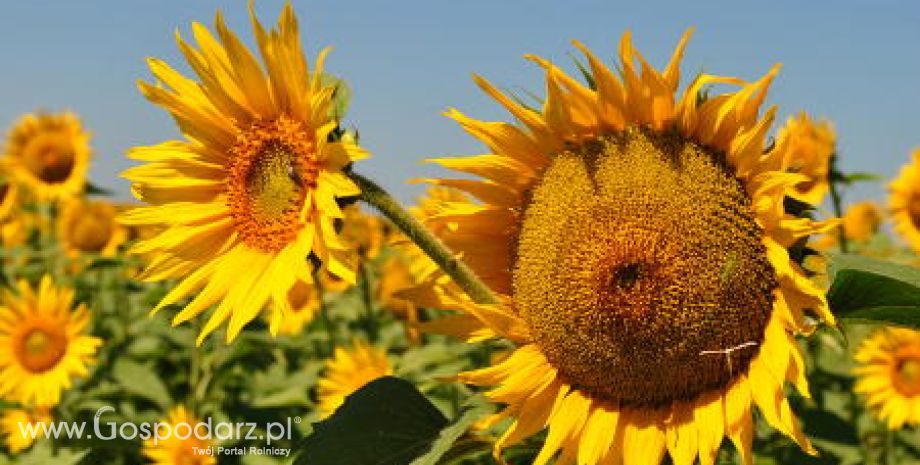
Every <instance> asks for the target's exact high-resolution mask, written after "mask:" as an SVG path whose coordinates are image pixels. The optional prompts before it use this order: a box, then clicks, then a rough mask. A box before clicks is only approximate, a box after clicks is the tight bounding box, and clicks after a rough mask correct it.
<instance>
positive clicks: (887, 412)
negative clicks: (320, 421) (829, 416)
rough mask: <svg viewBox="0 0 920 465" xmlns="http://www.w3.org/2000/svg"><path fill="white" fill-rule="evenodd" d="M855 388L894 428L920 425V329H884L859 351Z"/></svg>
mask: <svg viewBox="0 0 920 465" xmlns="http://www.w3.org/2000/svg"><path fill="white" fill-rule="evenodd" d="M855 358H856V361H857V362H859V363H860V365H861V366H859V367H857V368H856V369H854V371H853V373H854V374H855V375H856V377H857V381H856V386H855V387H854V390H855V391H856V392H858V393H860V394H863V395H864V396H866V403H868V404H869V407H871V408H872V409H873V411H874V412H875V414H876V415H877V416H878V418H879V419H881V420H882V421H884V422H886V423H887V424H888V428H889V429H892V430H896V429H900V428H901V427H902V426H904V425H905V424H910V425H920V332H918V331H914V330H910V329H904V328H880V329H878V330H876V331H875V333H873V334H872V335H871V336H870V337H869V338H868V339H866V340H865V341H864V342H863V344H862V346H860V348H859V350H858V351H857V352H856V356H855Z"/></svg>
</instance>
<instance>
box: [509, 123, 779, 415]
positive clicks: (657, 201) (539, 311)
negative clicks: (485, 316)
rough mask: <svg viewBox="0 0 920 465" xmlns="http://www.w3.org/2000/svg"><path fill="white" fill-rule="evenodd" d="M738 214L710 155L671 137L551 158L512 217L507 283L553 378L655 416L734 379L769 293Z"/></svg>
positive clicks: (728, 179) (756, 243)
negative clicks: (514, 231) (512, 263)
mask: <svg viewBox="0 0 920 465" xmlns="http://www.w3.org/2000/svg"><path fill="white" fill-rule="evenodd" d="M750 205H751V199H750V198H749V196H748V195H747V194H746V192H745V190H744V187H743V186H742V184H741V182H740V181H739V180H738V179H737V178H735V176H734V175H733V171H732V170H731V169H730V168H729V167H728V166H726V165H725V163H724V161H722V157H721V156H720V155H719V154H716V153H713V152H712V151H710V150H708V149H705V148H702V147H700V146H698V145H696V144H695V143H693V142H691V141H687V140H685V139H683V138H681V137H680V136H678V135H676V134H667V135H661V134H650V133H645V132H642V131H638V130H630V131H627V132H625V133H623V134H620V135H616V136H612V137H607V138H604V139H601V140H596V141H592V142H589V143H587V144H585V145H584V146H583V147H580V148H577V149H573V150H572V151H567V152H564V153H561V154H558V155H556V156H555V157H554V159H553V162H552V163H551V165H550V167H549V168H548V169H547V171H546V172H545V174H544V176H543V178H542V179H541V181H540V184H539V185H537V186H536V187H535V188H534V190H533V191H532V196H531V199H530V202H529V204H528V205H527V207H526V209H525V210H524V221H523V225H522V229H521V231H520V234H519V243H518V248H517V257H518V259H517V265H516V268H515V270H514V281H513V282H514V294H515V300H516V302H517V303H518V306H519V311H520V313H521V316H522V317H523V318H524V319H525V320H526V321H527V322H528V324H529V326H530V327H531V329H532V333H533V334H534V338H535V341H536V343H537V344H538V345H539V346H540V348H541V349H542V350H543V352H544V353H545V354H546V356H547V357H548V359H549V361H550V362H551V363H552V364H553V365H554V366H555V367H556V368H557V369H558V370H559V372H560V374H561V376H562V377H563V378H565V379H566V380H567V381H568V382H570V383H571V384H573V385H574V386H576V387H578V388H580V389H583V390H585V391H587V392H588V393H590V394H592V395H594V396H596V397H599V398H602V399H606V400H611V401H616V402H619V403H620V404H622V405H632V406H647V407H654V406H660V405H664V404H667V403H670V402H673V401H677V400H690V399H693V398H695V397H696V396H698V395H699V394H701V393H703V392H706V391H709V390H712V389H718V388H722V387H725V386H726V385H727V384H728V383H729V382H731V381H732V380H733V379H734V378H735V377H736V376H737V375H738V374H740V373H743V372H744V371H745V369H746V368H747V366H748V364H749V363H750V361H751V359H752V358H753V356H754V355H755V354H756V353H757V351H758V345H759V343H760V342H761V341H762V340H763V334H764V329H765V327H766V324H767V321H768V320H769V317H770V313H771V311H772V308H773V290H774V289H775V288H776V287H777V283H776V281H775V277H774V271H773V268H772V266H771V265H770V263H769V261H768V259H767V256H766V250H765V248H764V246H763V244H762V243H761V236H762V234H763V231H762V229H761V228H760V227H759V226H758V225H757V223H756V222H755V219H754V213H753V211H752V210H751V207H750Z"/></svg>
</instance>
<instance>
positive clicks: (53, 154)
mask: <svg viewBox="0 0 920 465" xmlns="http://www.w3.org/2000/svg"><path fill="white" fill-rule="evenodd" d="M37 142H38V143H37V145H36V146H35V148H34V149H33V150H30V151H29V153H30V155H28V156H27V157H26V160H25V163H26V166H27V167H28V168H29V170H30V171H31V172H32V174H34V175H35V177H37V178H38V179H41V180H42V181H44V182H46V183H49V184H60V183H62V182H64V181H66V180H67V179H68V178H69V177H70V174H71V173H72V172H73V168H74V165H75V156H74V152H73V148H72V147H71V146H70V144H69V143H67V142H66V141H65V140H63V139H60V140H59V139H58V138H47V139H43V140H40V141H37Z"/></svg>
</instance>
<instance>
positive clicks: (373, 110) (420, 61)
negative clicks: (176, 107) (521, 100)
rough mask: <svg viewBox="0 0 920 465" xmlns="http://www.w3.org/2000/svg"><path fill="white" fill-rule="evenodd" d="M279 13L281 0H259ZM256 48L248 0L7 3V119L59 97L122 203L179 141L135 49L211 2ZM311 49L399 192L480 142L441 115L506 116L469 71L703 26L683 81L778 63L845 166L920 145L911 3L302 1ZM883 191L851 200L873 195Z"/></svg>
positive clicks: (509, 74) (610, 48)
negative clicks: (141, 168)
mask: <svg viewBox="0 0 920 465" xmlns="http://www.w3.org/2000/svg"><path fill="white" fill-rule="evenodd" d="M256 5H257V10H258V11H259V12H260V15H261V17H262V18H263V21H264V22H266V23H267V22H274V20H275V18H276V17H277V14H278V12H279V11H280V9H281V5H282V2H281V1H278V0H264V1H257V4H256ZM217 8H220V9H222V10H223V11H224V13H225V15H226V17H227V18H228V22H229V23H230V24H231V27H233V28H234V29H235V30H237V31H238V32H240V35H241V36H242V37H243V38H244V39H245V40H246V41H247V42H249V41H250V40H251V35H250V31H249V23H248V19H247V15H246V3H245V2H243V1H233V2H216V1H211V0H208V1H203V0H197V1H178V0H170V1H157V2H142V1H124V0H117V1H109V0H105V1H93V2H65V1H54V2H53V1H30V2H4V5H3V6H0V31H2V32H0V34H2V37H3V39H4V40H2V41H0V63H3V66H2V72H0V125H2V126H4V127H8V126H9V125H10V124H11V123H12V122H13V120H14V119H15V118H16V117H17V116H18V115H19V114H21V113H23V112H28V111H32V110H34V109H36V108H47V109H51V110H57V109H62V108H69V109H72V110H75V111H76V112H78V113H79V114H80V115H82V116H83V118H84V121H85V124H86V125H87V126H88V127H89V128H90V129H91V130H92V131H93V132H94V134H95V136H94V138H93V145H94V147H95V151H96V158H95V161H94V166H93V169H92V178H93V181H94V182H95V183H96V184H99V185H102V186H106V187H109V188H113V189H114V190H116V192H118V193H119V196H120V197H127V196H128V194H127V184H126V183H125V182H124V180H121V179H120V178H118V177H117V173H119V172H120V171H122V170H123V169H125V168H126V167H128V166H129V162H128V161H127V160H126V159H125V158H124V156H123V154H124V151H125V150H126V149H127V148H129V147H131V146H133V145H141V144H143V145H146V144H153V143H157V142H159V141H162V140H166V139H171V138H177V137H178V134H177V130H176V129H175V127H174V126H173V124H172V121H171V120H170V119H169V117H168V116H167V115H166V113H165V112H163V111H161V110H160V109H158V108H155V107H153V106H152V105H150V104H148V103H146V102H145V101H144V100H143V99H142V98H141V96H140V94H139V93H138V92H137V90H136V87H135V81H136V80H137V79H149V78H150V76H149V73H148V72H147V70H146V69H145V64H144V58H145V57H147V56H156V57H160V58H163V59H166V60H167V61H169V62H170V63H173V64H176V65H178V64H180V63H181V59H180V56H179V53H178V51H177V49H176V47H175V43H174V41H173V31H174V30H175V29H176V28H180V29H181V30H182V31H183V32H186V35H188V34H187V31H188V26H189V24H190V23H191V22H192V21H196V20H197V21H201V22H204V23H206V24H209V25H210V24H211V22H212V20H213V16H214V11H215V10H216V9H217ZM295 9H296V11H297V13H298V16H299V17H300V20H301V24H302V33H303V39H304V41H305V44H306V48H307V49H308V50H310V51H311V52H313V53H315V52H316V51H317V50H319V49H320V48H321V47H322V46H324V45H333V46H334V47H335V49H334V51H333V53H332V55H331V57H330V60H329V63H328V69H329V70H330V71H331V72H333V73H334V74H337V75H339V76H342V77H344V78H345V79H346V80H348V81H349V83H350V84H351V86H352V88H353V90H354V101H353V104H352V107H351V111H350V113H349V115H348V120H347V122H348V123H349V124H354V125H356V126H357V127H358V128H359V129H360V131H361V135H362V142H363V143H364V145H366V146H367V147H368V148H370V149H371V150H372V151H373V152H374V158H373V159H372V160H370V161H368V162H366V163H363V164H362V165H361V166H360V167H359V169H360V170H361V171H363V172H365V173H369V174H371V175H372V176H374V177H376V178H378V179H379V180H380V181H381V183H383V184H384V185H385V186H387V187H389V188H391V189H392V190H394V191H395V192H396V193H397V194H398V195H399V196H400V197H401V198H403V199H410V198H412V197H413V196H414V195H415V194H417V193H418V192H419V189H420V188H419V187H418V186H409V185H406V184H405V181H406V180H407V179H409V178H413V177H423V176H430V175H433V174H436V173H438V171H437V170H436V169H435V168H434V167H431V166H425V165H420V164H419V163H418V162H419V160H421V159H423V158H426V157H430V156H443V155H451V154H474V153H478V152H480V151H481V150H482V148H481V147H480V146H479V145H478V144H477V143H476V142H474V141H473V140H472V139H471V138H469V137H467V136H466V135H465V134H464V133H463V132H462V131H461V130H460V129H459V128H457V127H456V125H455V124H454V123H452V122H451V121H450V120H448V119H447V118H445V117H443V116H441V115H440V114H441V112H442V111H444V110H445V109H446V108H448V107H450V106H456V107H458V108H460V109H461V110H463V111H464V112H467V113H468V114H471V115H474V116H478V117H482V118H485V119H505V118H506V115H505V114H504V113H503V112H502V111H501V110H500V109H499V107H498V106H497V105H495V104H493V103H492V102H490V101H489V100H488V99H487V98H486V97H484V96H483V95H482V94H481V93H480V92H479V91H478V89H477V88H476V87H475V86H474V85H473V83H472V82H471V81H470V79H469V74H470V73H471V72H473V71H475V72H478V73H481V74H483V75H485V76H486V77H488V78H489V79H491V80H492V81H493V82H495V83H497V84H499V85H500V86H503V87H506V88H519V89H531V90H537V91H540V90H541V89H542V83H541V74H540V73H539V72H538V71H537V69H536V68H535V66H534V65H532V64H531V63H529V62H526V61H525V60H523V59H522V58H521V55H522V54H524V53H528V52H529V53H536V54H540V55H542V56H545V57H548V58H550V59H552V60H553V61H555V62H557V63H562V62H566V63H567V62H568V59H567V53H569V52H571V51H572V50H573V48H572V47H571V45H570V44H569V40H570V39H574V38H577V39H579V40H582V41H583V42H585V43H587V44H588V46H590V47H592V48H593V49H594V50H595V52H597V53H598V54H599V55H601V56H607V57H612V56H613V55H614V53H615V50H616V42H617V40H618V39H619V37H620V35H621V33H622V32H623V31H624V30H625V29H631V30H633V32H634V36H635V41H636V43H637V46H638V47H639V49H640V50H641V51H643V53H644V54H645V55H646V56H647V57H648V58H649V59H650V60H651V61H652V62H653V63H655V64H657V65H661V64H663V63H664V62H665V60H666V59H667V57H668V56H669V54H670V53H671V50H672V49H673V47H674V44H675V43H676V41H677V39H678V37H679V36H680V34H681V33H682V31H683V30H684V29H685V28H686V27H688V26H696V27H697V32H696V35H695V37H694V39H693V40H692V41H691V43H690V47H689V49H688V51H687V54H686V56H685V60H684V68H683V70H684V74H685V76H689V75H692V74H695V73H696V72H698V71H700V70H703V71H707V72H712V73H716V74H728V75H737V76H739V77H742V78H748V79H753V78H756V77H758V76H760V75H761V74H762V73H764V72H765V71H766V70H768V69H769V67H770V66H771V65H772V64H773V63H775V62H782V63H784V67H783V70H782V72H781V74H780V77H779V79H778V80H777V81H776V83H775V84H774V86H773V90H772V93H771V102H772V103H776V104H779V105H780V108H781V115H782V118H783V119H785V118H786V117H787V116H789V115H791V114H794V113H796V112H798V111H800V110H805V111H808V112H810V113H812V114H814V115H817V116H825V117H828V118H830V119H831V120H832V121H833V122H834V124H835V126H836V128H837V130H838V133H839V146H840V150H841V152H842V154H843V167H844V169H846V170H850V171H873V172H876V173H879V174H881V175H884V176H886V177H890V176H892V175H894V174H895V173H896V172H897V170H898V167H899V166H900V165H901V164H902V163H904V162H905V161H906V160H907V159H908V155H909V151H910V150H911V149H912V148H914V147H920V3H918V2H915V1H903V2H883V1H877V2H870V1H865V2H848V1H835V2H802V1H796V2H738V1H733V2H714V1H711V2H685V1H674V2H662V3H654V2H617V1H613V0H603V1H566V2H562V1H526V2H525V1H518V2H511V1H504V2H502V1H485V0H469V1H462V2H458V1H446V0H445V1H437V0H427V1H400V2H395V1H365V2H362V1H351V2H336V1H330V0H316V1H297V2H295ZM883 195H884V187H883V186H882V185H875V186H865V187H862V188H860V189H858V190H857V191H856V192H853V193H852V195H851V196H850V199H851V200H852V199H855V198H857V197H874V198H876V199H882V198H883Z"/></svg>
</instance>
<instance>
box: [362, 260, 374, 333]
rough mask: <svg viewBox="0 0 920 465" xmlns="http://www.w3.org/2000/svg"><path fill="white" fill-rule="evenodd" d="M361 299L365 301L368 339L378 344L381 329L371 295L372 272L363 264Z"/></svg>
mask: <svg viewBox="0 0 920 465" xmlns="http://www.w3.org/2000/svg"><path fill="white" fill-rule="evenodd" d="M360 272H361V297H362V298H363V300H364V311H365V315H364V316H365V320H367V321H366V322H365V323H366V324H365V326H366V329H367V338H368V340H370V341H371V342H376V341H377V337H378V333H379V329H378V328H377V317H376V315H375V314H374V296H373V295H372V293H371V274H372V273H371V270H369V269H368V266H367V263H364V262H362V263H361V269H360Z"/></svg>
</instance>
